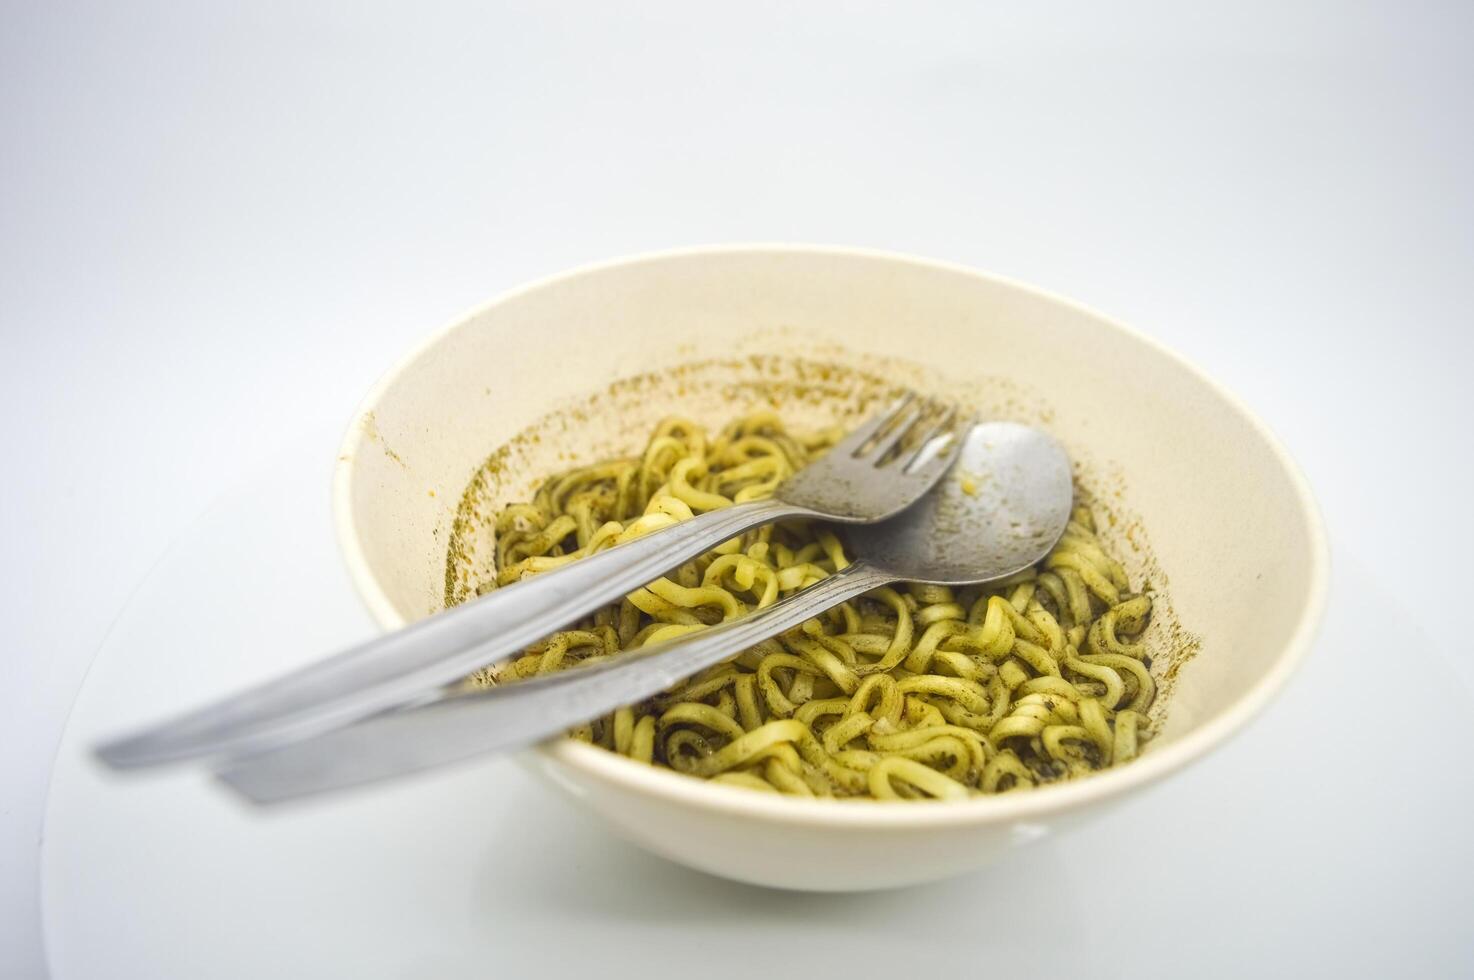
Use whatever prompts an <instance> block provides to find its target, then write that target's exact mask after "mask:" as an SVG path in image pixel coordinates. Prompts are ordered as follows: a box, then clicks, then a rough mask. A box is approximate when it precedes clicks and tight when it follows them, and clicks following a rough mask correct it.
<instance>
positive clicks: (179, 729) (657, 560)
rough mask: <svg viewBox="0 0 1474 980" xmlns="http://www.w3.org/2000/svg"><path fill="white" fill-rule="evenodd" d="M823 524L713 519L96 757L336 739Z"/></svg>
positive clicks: (571, 566) (118, 762) (773, 516)
mask: <svg viewBox="0 0 1474 980" xmlns="http://www.w3.org/2000/svg"><path fill="white" fill-rule="evenodd" d="M818 516H820V515H818V514H816V513H815V512H813V511H811V510H808V509H807V508H803V507H796V506H793V505H791V504H785V503H783V502H781V501H778V500H772V499H769V500H757V501H751V502H747V503H741V504H735V505H733V506H731V507H723V508H720V509H718V510H712V511H707V512H706V513H704V514H699V515H697V516H696V517H694V518H691V519H689V520H685V521H681V522H680V523H677V524H673V525H671V526H669V527H666V528H662V529H660V530H658V531H655V532H652V533H650V534H647V535H644V536H643V537H639V538H636V539H634V540H633V541H628V542H625V543H624V544H619V545H616V546H615V547H613V548H610V549H608V550H607V551H601V552H599V553H597V554H594V555H590V556H588V557H586V558H582V559H580V560H578V561H575V562H570V563H568V564H567V565H565V566H563V567H562V568H557V569H553V570H551V571H547V572H543V573H541V574H539V575H536V576H534V577H532V578H528V579H526V580H524V581H521V582H517V583H514V584H512V585H509V586H506V587H504V588H500V589H495V590H493V591H491V592H489V593H487V594H486V595H483V596H480V597H478V598H476V599H473V600H471V601H470V602H467V603H465V604H463V605H460V606H456V607H454V608H452V609H448V610H446V611H444V612H442V613H440V614H438V615H435V616H430V617H429V618H427V619H423V620H420V621H419V622H416V623H414V624H412V625H410V626H408V627H406V628H404V629H401V630H397V631H395V632H392V633H389V634H387V635H385V636H382V637H379V638H378V639H375V640H371V641H369V642H367V643H364V644H361V645H359V646H356V647H352V648H350V649H348V650H345V651H343V652H342V653H339V654H336V655H334V656H332V657H329V658H327V659H326V660H322V661H319V662H317V663H314V664H312V665H310V666H308V667H304V668H302V669H300V670H297V671H295V672H293V673H290V674H287V675H286V676H283V677H279V678H277V679H275V680H271V681H268V682H267V683H265V684H262V685H260V686H258V687H255V688H251V689H249V690H247V691H245V692H243V693H241V694H237V695H235V696H233V697H229V698H226V699H224V700H222V701H218V702H216V703H214V704H210V705H208V706H206V707H204V708H200V709H197V710H195V711H192V712H190V713H188V714H186V715H183V716H181V717H179V718H176V719H174V720H173V721H169V722H166V723H164V724H163V725H160V726H157V727H154V728H150V729H148V730H146V731H143V732H140V733H137V734H134V735H131V736H128V737H125V738H121V739H118V740H115V741H112V742H108V743H106V744H104V745H102V746H101V747H99V749H98V753H97V754H98V756H99V757H100V758H101V759H102V760H103V761H104V762H106V763H108V764H109V765H112V766H115V767H120V768H131V767H137V766H148V765H156V764H159V763H164V762H174V761H178V760H181V759H187V758H194V757H201V756H212V755H221V754H230V755H238V754H242V753H249V752H255V751H262V750H265V749H268V748H272V747H275V746H279V745H282V744H284V743H286V742H290V741H294V740H296V739H301V738H308V737H311V736H313V735H317V734H320V733H322V732H326V731H330V730H331V729H334V728H337V727H339V726H341V725H345V724H348V723H350V722H353V721H357V720H358V719H360V718H366V717H368V716H369V715H371V714H375V713H377V712H380V711H384V710H386V709H388V708H394V707H399V706H402V705H405V704H408V703H411V702H413V701H414V700H416V699H417V698H420V699H422V698H424V697H425V696H426V694H427V693H436V689H437V688H439V687H440V686H442V685H445V684H450V683H452V682H454V681H457V680H460V679H461V678H463V677H465V676H466V675H467V674H469V673H470V672H471V671H473V670H475V669H476V668H478V667H482V666H484V665H486V664H489V663H494V662H496V661H498V660H501V659H503V658H505V657H507V656H510V655H512V654H515V653H517V652H518V651H520V650H522V649H523V648H525V647H526V646H527V645H528V644H530V643H533V642H535V641H537V640H539V639H541V638H542V637H544V636H546V635H547V634H549V633H552V632H553V631H555V630H557V629H558V628H560V627H562V626H565V625H567V624H568V623H571V622H574V621H575V620H578V619H580V618H581V617H583V616H586V615H588V614H589V613H592V612H593V611H595V610H596V609H599V608H600V607H602V606H604V605H607V604H608V603H610V602H613V601H615V600H617V599H619V598H620V597H621V596H623V595H625V594H626V593H628V592H631V591H633V590H635V589H637V588H639V587H640V586H642V585H645V584H646V583H648V582H652V581H654V580H655V579H656V578H659V577H660V576H661V575H662V574H663V573H665V572H667V571H669V570H670V569H672V568H674V567H676V566H677V565H680V564H681V563H682V562H685V561H688V560H690V559H691V558H694V557H696V556H697V555H700V554H701V553H703V552H705V551H709V550H711V549H712V548H714V547H716V546H717V545H719V544H721V543H722V542H723V541H726V540H728V539H730V538H733V537H736V536H737V535H739V534H741V533H742V532H744V531H746V530H748V529H750V528H753V527H756V526H758V525H761V524H767V523H770V522H772V521H776V520H780V519H783V518H789V517H818Z"/></svg>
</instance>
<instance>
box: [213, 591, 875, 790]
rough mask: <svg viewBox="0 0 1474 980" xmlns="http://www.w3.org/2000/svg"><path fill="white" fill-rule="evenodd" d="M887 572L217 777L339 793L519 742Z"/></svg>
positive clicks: (634, 695)
mask: <svg viewBox="0 0 1474 980" xmlns="http://www.w3.org/2000/svg"><path fill="white" fill-rule="evenodd" d="M893 581H895V577H894V576H893V575H887V574H886V573H884V572H881V571H878V570H877V569H875V568H873V567H872V566H869V565H866V564H865V563H864V562H856V563H854V564H853V565H850V566H848V567H847V568H845V569H844V570H843V571H840V572H838V573H836V574H834V575H831V576H829V577H828V578H825V579H822V580H821V581H819V582H817V583H815V584H814V585H812V586H810V587H809V588H807V589H804V590H803V591H801V592H798V593H796V594H794V595H792V596H789V597H788V598H787V599H784V600H782V601H780V602H777V603H774V604H773V605H771V606H768V607H767V608H766V609H761V610H759V611H757V612H755V613H753V614H751V615H749V616H744V617H742V618H740V619H735V620H730V621H728V622H725V623H721V624H719V625H717V626H713V627H711V628H709V629H705V630H702V631H700V632H699V633H694V634H692V635H691V636H689V637H682V638H680V639H676V640H671V641H669V642H666V643H657V644H654V645H653V646H650V647H644V648H641V649H639V650H635V651H632V652H630V653H628V654H626V655H623V656H620V657H617V658H615V659H612V660H608V661H604V662H602V663H598V664H594V665H592V666H589V667H582V668H575V669H573V670H569V671H567V672H564V673H558V674H547V675H543V676H541V677H535V678H532V679H530V680H525V681H518V682H516V683H513V684H507V685H505V686H502V687H493V688H490V689H489V690H485V691H478V692H476V693H474V694H459V695H452V696H449V697H446V698H443V699H442V700H439V701H434V702H431V703H429V704H424V705H420V706H418V707H410V708H404V709H402V710H399V711H391V712H387V713H384V714H381V715H377V716H375V717H373V718H369V719H366V720H364V721H361V722H359V723H357V724H355V725H350V726H348V727H346V728H339V729H335V730H333V731H331V732H328V733H326V734H323V735H318V736H316V737H314V738H309V739H305V740H303V741H299V742H293V743H291V744H288V745H284V746H281V747H279V748H277V749H274V750H271V751H268V752H265V753H263V754H260V755H254V756H250V757H247V758H244V759H235V760H231V761H229V762H227V763H225V765H224V766H222V767H221V768H220V769H219V770H217V775H218V776H219V777H220V778H221V779H222V780H224V782H225V783H227V784H228V785H229V786H230V787H231V788H232V789H234V790H236V791H237V792H239V793H241V794H242V795H244V796H245V797H246V798H248V799H249V800H251V801H252V802H254V803H258V804H272V803H281V802H285V801H287V800H291V799H295V798H299V797H303V796H310V795H313V794H316V793H322V792H326V791H329V790H337V789H345V788H347V787H350V786H356V785H359V784H361V783H368V782H373V781H376V780H380V779H386V778H389V777H391V776H398V775H402V774H406V773H411V772H416V771H419V770H422V769H429V768H432V767H435V766H440V765H445V764H447V763H452V762H458V761H460V760H462V759H467V758H470V757H472V756H476V755H482V754H485V753H488V752H496V751H500V750H505V749H515V748H522V747H524V746H527V745H530V744H532V743H533V742H538V741H541V740H543V739H545V738H548V737H550V736H553V735H557V734H559V733H560V732H563V731H565V730H567V729H568V728H570V727H572V726H574V725H578V724H582V723H583V722H586V721H590V720H592V719H594V718H597V717H599V716H601V715H604V714H607V713H608V712H610V711H613V710H614V709H615V708H618V707H620V706H621V705H626V704H631V703H634V702H636V701H639V700H641V699H643V698H647V697H650V696H651V695H654V694H656V693H658V692H660V691H662V690H664V689H666V688H667V687H670V686H671V685H672V684H674V683H675V682H677V681H679V680H681V679H683V678H686V677H690V676H691V675H692V674H695V673H696V672H697V671H699V670H702V669H703V668H705V667H709V666H711V665H713V664H717V663H720V662H721V661H723V660H725V659H727V658H728V657H731V656H734V655H735V654H737V653H740V652H741V651H743V650H745V649H747V648H748V647H750V646H752V645H753V644H755V643H757V642H759V641H761V640H764V639H767V638H768V637H770V636H775V635H777V634H779V633H782V632H784V631H785V630H789V629H792V628H793V627H795V626H798V625H799V624H800V623H803V622H804V621H805V620H808V619H812V618H813V617H814V616H816V615H818V614H819V613H821V612H823V611H824V610H826V609H829V608H830V607H832V606H836V605H838V604H839V603H841V602H844V601H845V600H847V599H851V598H854V597H855V596H857V595H861V594H862V593H865V592H869V591H870V590H871V589H875V588H879V587H880V586H882V585H887V584H889V583H891V582H893Z"/></svg>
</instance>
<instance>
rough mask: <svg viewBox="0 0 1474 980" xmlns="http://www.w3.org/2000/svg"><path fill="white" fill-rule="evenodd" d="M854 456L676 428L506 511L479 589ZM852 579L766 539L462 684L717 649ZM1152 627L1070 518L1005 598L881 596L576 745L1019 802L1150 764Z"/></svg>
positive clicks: (877, 787)
mask: <svg viewBox="0 0 1474 980" xmlns="http://www.w3.org/2000/svg"><path fill="white" fill-rule="evenodd" d="M841 435H842V433H840V432H838V431H826V432H823V433H817V434H811V435H805V434H794V433H790V432H788V431H787V430H786V429H785V428H784V427H783V425H782V423H781V422H780V421H779V420H778V418H777V417H776V416H775V415H773V414H772V413H771V412H763V413H755V414H752V415H748V416H745V417H743V418H739V419H737V420H735V421H733V422H732V423H731V424H729V425H727V426H726V427H725V428H723V429H722V430H721V431H720V432H719V433H717V434H716V435H715V436H708V434H707V432H706V431H705V430H703V429H702V428H701V427H700V426H699V425H696V424H695V423H693V422H690V421H687V420H683V419H667V420H665V421H664V422H662V423H660V425H659V426H658V427H657V428H656V430H655V432H654V433H653V435H652V436H651V439H650V441H649V443H648V444H647V445H646V447H645V449H644V451H643V452H642V453H641V454H639V455H638V456H632V457H628V458H625V459H618V460H612V461H609V462H603V463H598V464H595V465H592V466H584V467H579V468H576V469H573V470H569V471H568V472H566V473H561V474H558V475H556V476H554V477H552V478H551V479H549V480H547V481H546V482H545V483H544V484H543V485H542V486H541V487H540V488H539V489H538V490H537V492H536V493H535V494H534V495H533V499H532V500H531V501H530V502H527V503H516V504H511V505H509V506H507V507H506V508H504V509H503V510H502V511H501V512H500V513H499V514H498V515H497V518H496V522H495V529H496V534H497V541H496V550H495V554H496V560H497V571H496V574H495V576H494V578H493V579H492V580H491V581H488V582H487V583H485V585H484V588H494V587H496V586H497V585H499V584H506V583H509V582H515V581H517V580H518V579H520V578H523V577H525V576H527V575H535V574H537V573H538V572H541V571H545V570H548V569H551V568H556V567H558V566H560V565H563V564H566V563H567V562H570V561H576V560H577V559H578V558H580V557H583V556H584V555H589V554H593V553H595V552H598V551H601V550H603V549H605V548H608V547H612V546H613V545H615V544H617V543H619V542H621V541H627V540H630V539H632V538H635V537H639V536H641V535H644V534H648V533H650V532H652V531H655V530H658V529H659V528H661V527H665V526H668V525H670V524H672V523H675V522H677V521H681V520H685V519H688V518H690V517H692V516H693V515H695V514H698V513H702V512H705V511H709V510H715V509H719V508H722V507H728V506H731V505H732V504H734V503H737V502H741V501H745V500H755V499H760V498H762V497H766V496H768V495H770V494H771V493H772V491H773V489H774V488H775V487H776V486H777V485H778V484H779V483H780V482H781V481H782V480H783V479H785V478H787V477H788V476H789V475H791V474H792V473H793V472H795V471H796V470H797V469H799V468H801V467H803V466H805V465H807V464H808V463H809V462H811V461H812V460H813V459H815V458H816V457H817V456H819V455H821V454H822V453H823V452H824V451H826V450H827V449H828V448H829V447H830V446H832V445H833V444H834V442H835V441H837V439H838V438H839V437H840V436H841ZM849 562H850V558H849V556H848V555H847V553H846V551H845V546H844V543H843V539H842V532H840V533H836V532H835V531H833V530H831V529H828V528H824V527H819V526H813V525H809V524H806V523H802V522H795V523H787V524H782V525H778V526H770V527H763V528H758V529H756V530H753V531H749V532H747V533H746V534H743V535H741V536H740V537H738V538H734V539H732V540H731V541H728V542H725V543H724V544H723V545H722V546H721V547H719V548H717V549H715V550H714V551H713V552H712V553H710V554H708V555H705V556H702V557H701V558H699V559H696V560H695V561H692V562H688V563H687V564H686V565H684V566H682V567H681V568H679V569H675V570H673V571H672V572H670V573H669V574H667V575H665V576H663V577H661V578H660V579H657V580H656V581H654V582H651V583H649V584H648V585H646V586H644V587H642V588H640V589H636V590H635V591H634V592H632V593H630V594H629V595H628V596H627V597H626V598H625V599H624V600H622V601H620V602H619V603H616V604H613V605H611V606H609V607H608V608H606V609H604V610H601V611H600V612H599V613H597V614H596V615H595V616H593V617H590V619H589V620H588V621H587V622H585V623H581V624H579V625H578V626H577V627H576V628H574V629H569V630H564V631H562V632H560V633H557V634H555V635H554V636H552V637H550V638H548V639H546V640H544V641H542V642H540V643H538V644H535V645H534V646H533V647H531V648H529V649H528V650H527V651H525V652H524V653H523V654H522V655H521V656H519V657H517V658H514V659H513V660H511V661H508V662H507V663H504V664H501V665H495V666H492V667H487V668H483V669H482V670H480V671H477V672H476V674H474V675H473V676H472V677H471V678H469V681H470V683H471V684H473V685H486V684H492V683H498V682H515V681H516V680H518V679H521V678H525V677H531V676H534V675H537V674H543V673H548V672H551V671H556V670H564V669H568V668H570V667H574V666H576V665H578V664H581V663H589V662H593V661H597V660H602V659H606V658H609V657H613V656H617V655H618V654H619V653H620V652H621V651H624V650H630V649H634V648H636V647H639V646H642V645H645V644H647V643H658V642H661V641H663V640H668V639H673V638H676V637H679V636H681V635H685V634H687V633H690V632H693V631H697V630H701V629H705V628H706V627H708V626H710V625H713V624H715V623H718V622H722V621H724V620H730V619H733V618H736V617H739V616H743V615H746V614H747V613H749V612H751V611H753V610H755V609H761V608H765V607H767V606H770V605H772V604H773V603H775V602H777V601H779V600H780V599H782V598H783V597H785V596H787V595H791V594H793V592H795V591H796V590H799V589H802V588H806V587H807V586H809V585H812V584H813V583H814V582H816V581H818V580H819V579H821V578H823V577H825V576H827V575H832V574H834V573H835V572H837V571H839V570H841V569H843V568H845V567H846V566H847V565H848V564H849ZM1151 608H1152V600H1151V597H1150V596H1149V595H1145V594H1134V593H1132V592H1131V590H1130V586H1129V583H1128V582H1127V578H1126V574H1125V571H1124V570H1123V569H1122V567H1121V565H1120V563H1119V562H1117V561H1116V560H1115V559H1114V558H1113V557H1111V555H1110V554H1109V553H1108V551H1107V550H1106V549H1105V547H1104V546H1103V545H1102V543H1101V541H1100V540H1099V538H1098V537H1097V536H1096V533H1095V521H1094V517H1093V515H1092V514H1091V513H1090V511H1089V509H1088V508H1086V507H1083V506H1077V507H1076V508H1075V510H1074V513H1073V514H1072V517H1071V520H1070V522H1069V525H1068V528H1067V530H1066V532H1065V534H1064V536H1063V537H1062V538H1061V539H1060V541H1059V543H1058V544H1057V545H1056V547H1055V548H1054V549H1053V550H1052V551H1051V552H1050V553H1049V555H1048V556H1047V557H1046V558H1045V559H1044V560H1043V561H1041V562H1040V563H1039V565H1038V566H1037V567H1035V568H1031V569H1027V570H1025V571H1023V572H1021V573H1019V574H1017V575H1014V576H1011V577H1010V578H1009V579H1008V580H1007V581H1004V582H1000V583H996V584H993V585H990V586H988V587H987V588H984V589H975V588H974V589H950V588H946V587H943V586H932V585H903V586H896V587H894V588H881V589H877V590H875V591H874V592H872V593H870V594H869V595H866V596H864V597H862V598H860V599H856V600H852V601H850V602H846V603H844V604H843V605H841V606H840V607H838V608H836V609H834V610H831V611H829V612H827V613H825V614H823V615H821V616H819V617H817V618H815V619H813V620H810V621H809V622H808V623H805V624H804V625H803V626H802V627H800V628H799V629H795V630H792V631H790V632H789V633H787V634H785V635H784V636H781V637H775V638H773V639H770V640H766V641H763V642H762V643H759V644H757V645H756V646H754V647H753V648H751V649H749V650H747V651H745V652H744V653H742V654H740V655H738V656H736V657H734V658H732V659H731V660H730V661H728V662H727V663H725V664H721V665H719V666H717V667H713V668H711V669H709V670H706V671H703V672H702V673H700V674H698V675H697V676H695V677H693V678H690V679H688V680H686V681H683V682H682V683H680V684H678V685H676V686H675V687H674V688H672V689H671V690H670V691H668V692H666V693H664V694H662V695H660V696H658V697H655V698H651V699H649V700H647V701H645V702H641V703H640V704H635V705H629V706H627V707H624V708H620V709H619V710H617V711H615V712H613V713H612V714H610V715H609V716H608V717H606V718H603V719H600V720H599V721H596V722H594V723H592V724H590V725H584V726H580V727H579V728H578V729H576V730H575V731H574V732H572V733H570V734H571V735H572V736H573V737H576V738H581V739H583V740H585V741H589V742H591V743H593V744H595V745H599V746H602V747H604V748H606V749H608V750H609V751H612V752H616V753H618V754H620V755H624V756H627V757H629V758H631V759H634V760H637V761H640V762H645V763H648V764H653V765H656V766H662V767H667V768H672V769H675V770H677V771H679V772H682V773H685V774H687V775H689V776H692V777H697V778H705V779H710V780H713V781H715V782H720V783H724V784H726V785H731V786H740V787H744V788H747V789H752V790H757V791H761V792H768V793H784V794H790V795H798V796H811V797H830V796H833V797H868V798H873V799H886V800H918V799H962V798H965V797H967V796H969V795H977V794H990V793H1001V792H1008V791H1013V790H1026V789H1030V788H1033V787H1037V786H1041V785H1044V784H1047V783H1052V782H1057V781H1059V780H1064V779H1072V778H1075V777H1078V776H1081V775H1085V774H1087V773H1090V772H1093V771H1096V770H1098V769H1101V768H1105V767H1107V766H1110V765H1116V764H1121V763H1125V762H1128V761H1130V760H1131V759H1132V758H1134V757H1135V756H1136V755H1137V753H1138V752H1139V749H1140V743H1141V741H1142V740H1143V739H1145V738H1146V737H1147V735H1148V734H1149V733H1148V730H1147V726H1146V719H1145V712H1146V711H1147V710H1148V709H1149V708H1150V707H1151V704H1152V702H1153V700H1154V699H1155V697H1156V683H1155V681H1154V680H1153V678H1152V676H1151V669H1150V667H1151V662H1150V659H1149V657H1148V656H1147V645H1146V631H1147V628H1148V626H1149V624H1150V620H1151Z"/></svg>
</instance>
